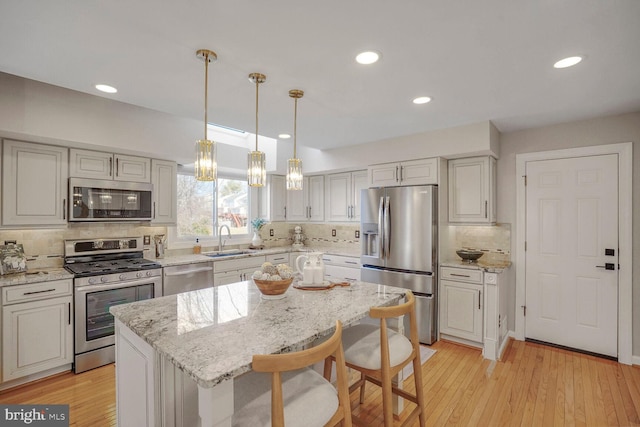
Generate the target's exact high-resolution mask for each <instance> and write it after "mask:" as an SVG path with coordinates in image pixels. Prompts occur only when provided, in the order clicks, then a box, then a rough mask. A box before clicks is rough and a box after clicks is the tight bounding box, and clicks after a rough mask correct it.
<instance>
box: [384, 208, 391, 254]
mask: <svg viewBox="0 0 640 427" xmlns="http://www.w3.org/2000/svg"><path fill="white" fill-rule="evenodd" d="M389 199H390V198H389V197H388V196H387V197H385V204H384V245H385V249H384V253H385V256H386V257H387V258H388V257H389V253H390V251H391V236H390V232H391V223H390V220H389V211H390V203H389Z"/></svg>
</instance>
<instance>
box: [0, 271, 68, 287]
mask: <svg viewBox="0 0 640 427" xmlns="http://www.w3.org/2000/svg"><path fill="white" fill-rule="evenodd" d="M64 279H73V274H71V273H69V272H68V271H67V270H65V269H64V268H41V269H37V270H27V272H26V273H18V274H7V275H6V276H0V288H1V287H3V286H13V285H25V284H28V283H38V282H50V281H52V280H64Z"/></svg>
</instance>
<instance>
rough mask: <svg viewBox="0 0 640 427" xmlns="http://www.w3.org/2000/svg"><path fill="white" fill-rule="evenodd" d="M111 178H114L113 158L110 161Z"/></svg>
mask: <svg viewBox="0 0 640 427" xmlns="http://www.w3.org/2000/svg"><path fill="white" fill-rule="evenodd" d="M109 176H113V157H112V158H110V159H109Z"/></svg>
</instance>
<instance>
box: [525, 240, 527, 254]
mask: <svg viewBox="0 0 640 427" xmlns="http://www.w3.org/2000/svg"><path fill="white" fill-rule="evenodd" d="M524 251H525V252H526V251H527V241H526V240H525V242H524Z"/></svg>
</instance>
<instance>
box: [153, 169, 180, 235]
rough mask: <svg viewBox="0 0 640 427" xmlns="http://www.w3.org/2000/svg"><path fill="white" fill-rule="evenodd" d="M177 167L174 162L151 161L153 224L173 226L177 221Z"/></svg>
mask: <svg viewBox="0 0 640 427" xmlns="http://www.w3.org/2000/svg"><path fill="white" fill-rule="evenodd" d="M177 174H178V167H177V164H176V162H170V161H166V160H156V159H152V160H151V183H152V184H153V220H152V223H153V224H166V225H175V224H176V221H177V219H178V213H177V210H178V201H177V200H176V198H177V192H178V191H177V188H178V175H177Z"/></svg>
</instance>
